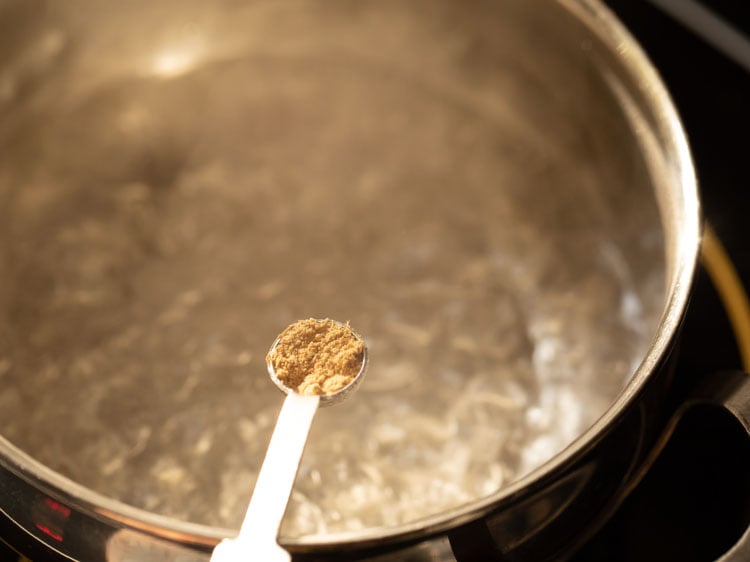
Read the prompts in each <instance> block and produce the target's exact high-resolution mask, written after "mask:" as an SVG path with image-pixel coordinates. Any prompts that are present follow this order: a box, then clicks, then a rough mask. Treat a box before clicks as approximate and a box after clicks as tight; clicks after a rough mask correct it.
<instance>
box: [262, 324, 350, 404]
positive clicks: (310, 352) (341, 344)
mask: <svg viewBox="0 0 750 562" xmlns="http://www.w3.org/2000/svg"><path fill="white" fill-rule="evenodd" d="M278 340H279V341H278V343H277V344H276V346H275V347H274V348H273V350H272V351H271V352H269V355H268V357H266V361H267V362H268V363H269V364H271V365H272V366H273V369H274V372H275V373H276V377H277V378H278V379H279V380H280V381H281V382H282V383H283V384H284V385H285V386H286V387H288V388H291V389H292V390H294V391H295V392H297V393H298V394H306V395H315V394H333V393H335V392H338V391H339V390H341V389H342V388H344V387H345V386H347V385H348V384H349V383H351V382H352V381H353V380H354V378H355V377H356V376H357V374H358V373H359V371H360V369H361V368H362V361H363V359H364V352H365V344H364V342H363V341H362V340H361V339H360V338H358V337H357V336H356V334H355V333H354V332H353V331H352V330H351V328H349V325H348V324H347V325H346V326H343V325H341V324H339V323H337V322H334V321H333V320H330V319H328V318H326V319H325V320H317V319H315V318H309V319H307V320H299V321H297V322H295V323H294V324H291V325H290V326H288V327H287V328H286V329H284V331H282V332H281V334H279V337H278Z"/></svg>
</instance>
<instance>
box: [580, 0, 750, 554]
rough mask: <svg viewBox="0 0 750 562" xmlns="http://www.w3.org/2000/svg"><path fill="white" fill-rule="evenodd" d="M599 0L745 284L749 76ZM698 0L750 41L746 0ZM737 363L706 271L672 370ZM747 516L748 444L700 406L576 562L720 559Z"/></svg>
mask: <svg viewBox="0 0 750 562" xmlns="http://www.w3.org/2000/svg"><path fill="white" fill-rule="evenodd" d="M606 3H607V4H608V5H609V6H610V7H611V8H612V9H613V11H614V12H615V13H616V14H617V15H618V16H619V18H620V19H621V21H622V22H623V23H624V24H625V25H626V27H627V28H628V29H629V30H630V31H631V33H632V34H633V35H634V36H635V37H636V39H637V40H638V42H639V43H640V44H641V46H642V47H643V48H644V49H645V51H646V53H647V54H648V56H649V57H650V58H651V60H652V62H653V63H654V64H655V66H656V67H657V69H658V71H659V73H660V74H661V76H662V78H663V80H664V81H665V83H666V85H667V88H668V89H669V91H670V93H671V95H672V97H673V100H674V102H675V105H676V106H677V109H678V111H679V113H680V115H681V118H682V120H683V124H684V126H685V129H686V131H687V135H688V139H689V142H690V145H691V150H692V153H693V157H694V161H695V165H696V171H697V174H698V181H699V185H700V192H701V200H702V205H703V211H704V215H705V218H706V219H707V221H708V222H709V223H710V224H711V225H712V227H713V228H714V230H715V231H716V233H717V234H718V236H719V238H720V240H721V241H722V243H723V245H724V246H725V248H726V249H727V251H728V253H729V255H730V257H731V259H732V261H733V263H734V266H735V268H736V269H737V271H738V273H739V274H740V276H741V278H742V280H743V282H744V285H745V286H746V287H750V244H748V239H750V172H748V166H750V136H749V135H750V74H749V73H748V72H747V71H746V70H744V69H743V68H741V67H740V66H739V65H738V64H735V63H734V62H733V61H731V60H730V59H729V58H727V57H726V56H724V55H723V54H720V53H719V52H718V51H717V50H715V49H714V48H713V47H711V46H709V45H708V44H707V43H706V42H705V41H704V40H703V39H702V38H701V37H700V36H699V35H696V34H695V33H694V32H692V31H689V30H687V29H686V28H684V27H682V25H681V24H679V23H677V22H675V21H674V20H672V19H671V18H670V17H669V16H667V15H665V14H664V13H663V12H661V11H659V10H658V9H657V8H655V7H654V6H652V5H651V4H649V3H648V2H646V1H640V0H608V1H607V2H606ZM701 3H702V4H703V5H704V6H705V7H708V8H710V9H712V10H713V11H714V12H715V13H716V14H717V15H720V16H721V17H722V18H723V19H725V21H727V22H730V23H731V24H732V25H733V26H734V27H735V28H736V29H738V30H741V31H742V32H744V33H745V35H746V36H748V37H750V15H749V13H750V0H702V2H701ZM740 367H741V362H740V357H739V353H738V350H737V346H736V343H735V339H734V336H733V333H732V330H731V326H730V324H729V321H728V320H727V317H726V314H725V312H724V308H723V305H722V303H721V301H720V300H719V299H718V296H717V294H716V291H715V289H714V287H713V285H712V283H711V281H710V278H709V277H708V275H707V274H706V272H705V271H704V270H702V269H701V272H700V274H699V277H698V280H697V290H696V294H695V296H694V298H693V301H692V303H691V305H690V309H689V311H688V315H687V318H686V323H685V328H684V338H683V342H682V345H681V348H680V360H679V363H678V376H679V377H681V378H682V379H683V380H687V381H691V383H690V384H692V381H696V380H700V379H701V378H705V375H706V373H709V372H712V371H715V370H718V369H739V368H740ZM685 392H687V389H686V390H685ZM748 524H750V441H748V439H747V435H746V434H745V432H744V431H742V430H741V429H740V428H739V427H738V424H736V423H735V422H734V420H733V419H732V418H731V417H730V416H728V415H724V414H723V413H722V411H721V410H718V409H711V410H708V409H706V410H697V411H695V412H693V413H691V414H689V415H688V416H687V417H686V418H685V419H684V420H683V422H682V423H681V424H680V425H679V426H678V429H677V430H676V432H675V434H674V436H673V438H672V439H671V441H670V442H669V444H668V445H667V447H666V448H665V450H664V452H663V454H662V455H661V457H660V458H659V459H658V460H657V461H656V463H655V464H654V466H653V468H652V469H651V470H650V471H649V473H648V474H647V475H646V477H645V478H644V480H643V482H642V483H641V485H640V486H639V487H638V488H637V489H636V490H635V491H634V493H633V494H632V495H631V496H630V497H629V498H628V499H627V500H626V501H625V503H624V504H623V506H622V507H621V508H620V510H619V511H618V512H617V514H616V515H615V516H614V518H613V519H612V520H611V521H610V522H609V523H608V524H607V525H606V526H605V527H604V528H603V529H602V530H601V531H600V532H599V533H598V534H597V535H595V537H594V538H593V539H592V540H591V541H590V542H589V543H588V544H587V545H586V546H585V547H584V548H583V549H582V550H581V551H580V552H579V553H578V554H577V555H576V556H575V558H574V561H575V562H594V561H601V560H607V561H610V562H630V561H636V560H637V561H650V560H653V561H657V560H658V561H671V560H680V561H682V562H688V561H695V562H702V561H708V560H715V559H717V558H718V557H719V556H721V554H723V553H724V552H726V551H727V550H728V549H729V548H730V547H731V546H732V545H733V544H734V543H735V542H736V540H737V539H738V537H739V536H740V535H741V534H742V532H743V531H744V530H745V528H746V527H747V526H748ZM746 556H747V559H748V560H750V553H748V554H747V555H746Z"/></svg>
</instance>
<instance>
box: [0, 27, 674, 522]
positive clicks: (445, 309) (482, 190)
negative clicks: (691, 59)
mask: <svg viewBox="0 0 750 562" xmlns="http://www.w3.org/2000/svg"><path fill="white" fill-rule="evenodd" d="M402 25H404V26H405V25H406V24H405V23H403V22H402ZM427 44H429V43H427ZM430 48H435V49H437V48H438V45H437V44H436V45H435V46H434V47H430ZM459 50H460V49H459ZM459 55H460V52H459V53H458V55H456V57H458V59H460V60H463V59H461V57H460V56H459ZM454 63H456V60H454V59H450V58H449V59H447V61H445V69H443V70H444V72H442V73H433V74H432V76H433V78H430V79H427V78H425V77H416V75H411V74H404V73H402V72H400V71H398V69H396V68H392V67H391V66H388V65H381V64H380V63H378V62H377V61H373V60H369V61H363V60H357V59H351V58H347V57H340V58H337V57H336V56H332V55H331V54H330V53H328V55H327V56H325V57H320V58H316V57H315V56H313V55H310V56H308V57H307V58H304V60H303V59H300V58H296V57H295V56H291V57H287V58H279V57H274V56H271V55H262V56H256V57H253V58H250V59H229V60H224V61H217V62H213V63H211V64H206V65H204V66H202V67H200V68H198V69H195V70H193V71H191V72H186V73H185V74H184V75H180V76H177V77H170V79H169V80H165V79H164V77H163V76H154V77H149V76H142V77H139V78H130V79H127V80H125V79H122V80H119V81H117V82H113V83H111V84H109V85H107V84H105V85H104V86H101V87H99V88H98V89H94V90H93V93H92V94H90V95H87V96H80V97H75V96H74V97H72V98H71V99H69V100H62V101H59V102H55V101H53V100H55V96H54V95H52V94H49V98H47V99H46V102H47V103H48V104H49V106H50V107H51V108H52V109H50V110H49V111H48V112H44V111H41V112H29V114H28V115H27V116H26V117H25V118H24V119H23V120H21V121H20V122H19V123H20V124H19V126H18V128H17V129H15V130H13V129H12V128H11V129H10V132H9V133H8V132H7V131H6V134H9V135H11V136H10V137H8V138H12V139H14V142H13V143H7V145H6V149H5V150H4V151H3V154H2V155H0V197H1V198H2V201H3V204H2V205H0V218H2V221H0V224H2V228H3V231H2V232H3V235H2V238H1V239H0V264H1V265H2V268H3V279H2V283H3V285H2V291H0V321H1V323H0V384H1V386H0V389H1V390H0V427H2V432H3V434H4V435H5V436H6V437H7V438H9V439H10V440H11V441H13V442H14V443H16V444H17V445H18V446H20V447H22V448H23V449H25V450H26V451H28V452H29V453H31V454H32V455H34V456H35V457H36V458H38V459H39V460H40V461H42V462H44V463H46V464H47V465H49V466H50V467H52V468H54V469H55V470H58V471H59V472H61V473H62V474H64V475H67V476H69V477H70V478H72V479H74V480H76V481H78V482H80V483H82V484H84V485H86V486H89V487H91V488H93V489H95V490H97V491H99V492H101V493H103V494H106V495H108V496H111V497H114V498H117V499H119V500H122V501H123V502H127V503H129V504H131V505H134V506H137V507H140V508H143V509H146V510H149V511H152V512H157V513H161V514H166V515H169V516H172V517H175V518H179V519H184V520H189V521H193V522H198V523H205V524H210V525H215V526H223V527H236V526H237V525H238V524H239V522H240V520H241V518H242V515H243V513H244V509H245V507H246V505H247V501H248V499H249V496H250V492H251V490H252V487H253V484H254V481H255V478H256V475H257V471H258V468H259V465H260V462H261V459H262V457H263V453H264V450H265V447H266V445H267V443H268V440H269V437H270V433H271V430H272V427H273V425H274V421H275V416H276V415H277V413H278V410H279V408H280V405H281V401H282V395H281V394H279V393H278V391H277V390H276V389H275V388H274V387H273V385H272V384H271V383H270V381H269V380H268V377H267V375H266V372H265V366H264V354H265V352H266V350H267V349H268V347H269V345H270V344H271V342H272V341H273V338H274V337H275V335H276V334H277V333H278V332H279V331H280V330H281V329H282V328H283V327H284V326H286V325H287V324H289V323H290V322H292V321H294V320H297V319H299V318H306V317H311V316H312V317H332V318H336V319H338V320H341V321H350V322H351V324H352V326H353V327H354V328H355V329H356V330H357V331H358V332H360V333H361V334H362V335H363V336H364V337H365V339H366V341H367V344H368V348H369V352H370V368H369V372H368V375H367V378H366V380H365V381H364V383H363V385H362V387H361V389H360V390H359V391H358V393H357V394H356V395H355V396H354V397H353V398H352V399H350V400H349V401H347V402H345V403H344V404H342V405H339V406H336V407H332V408H330V409H324V410H322V411H321V412H320V413H319V415H318V416H317V418H316V420H315V424H314V427H313V430H312V434H311V438H310V441H309V444H308V448H307V450H306V452H305V456H304V460H303V464H302V468H301V471H300V474H299V477H298V481H297V484H296V487H295V490H294V493H293V496H292V500H291V506H290V510H289V512H288V513H287V518H286V520H285V522H284V526H283V530H282V531H283V534H284V535H285V536H287V537H292V536H299V535H309V534H322V533H329V532H336V531H344V530H356V529H361V528H366V527H373V526H383V525H385V526H391V525H398V524H400V523H404V522H407V521H413V520H415V519H418V518H420V517H423V516H426V515H430V514H433V513H436V512H438V511H442V510H445V509H448V508H450V507H454V506H457V505H461V504H463V503H466V502H469V501H471V500H474V499H476V498H480V497H484V496H486V495H488V494H491V493H493V492H495V491H496V490H498V489H500V488H501V487H502V486H503V485H505V484H507V483H508V482H511V481H513V480H514V479H516V478H518V477H519V476H520V475H522V474H524V473H527V472H528V471H530V470H532V469H533V468H535V467H537V466H539V465H540V464H541V463H543V462H544V461H546V460H548V459H549V458H551V457H552V456H553V455H554V454H555V453H557V452H559V451H560V450H561V449H563V448H564V447H565V446H566V445H568V444H569V443H570V442H571V441H572V440H573V439H575V438H576V436H578V435H580V434H581V432H582V431H584V430H585V429H586V428H587V427H588V426H589V425H590V424H591V423H592V422H593V421H595V420H596V419H597V417H598V416H600V415H601V414H602V413H603V412H604V411H605V410H606V408H607V407H608V405H609V404H610V403H611V402H612V400H613V399H614V397H615V396H616V395H617V393H618V392H619V391H620V390H621V389H622V387H623V385H624V384H625V383H626V381H627V379H628V377H629V376H630V375H631V374H632V373H633V371H634V369H635V368H636V366H637V365H638V362H639V359H640V358H641V357H642V354H643V352H644V351H645V349H646V348H647V346H648V343H649V341H650V338H651V337H652V334H653V330H654V326H655V325H656V321H657V319H658V315H659V313H660V307H661V299H662V283H663V271H662V266H661V263H662V261H663V257H662V255H661V235H660V231H659V228H658V214H657V211H656V207H655V204H654V203H653V201H651V198H650V194H649V192H648V188H647V186H648V181H647V177H648V175H647V173H646V172H645V168H644V166H643V164H642V163H641V162H640V161H639V160H638V158H637V157H635V156H633V155H632V154H627V153H623V154H622V158H621V160H618V161H615V162H612V158H613V157H612V153H614V152H615V151H610V152H607V150H605V149H606V148H607V143H608V142H610V140H609V137H608V136H607V135H608V134H609V132H611V131H620V132H621V131H625V130H627V126H626V124H625V120H624V119H623V121H622V122H621V123H620V122H617V123H610V124H609V125H608V126H607V127H601V129H602V130H603V132H595V131H597V130H598V129H597V127H598V125H599V123H598V122H597V123H596V126H594V125H592V124H588V125H586V124H585V123H584V124H582V123H577V122H574V121H575V119H578V118H580V116H579V117H576V116H575V115H574V114H568V113H566V112H559V113H556V112H555V111H553V109H554V108H552V109H550V111H549V113H546V112H545V111H544V110H541V109H540V108H542V107H545V108H546V107H548V105H544V104H542V103H532V102H533V100H530V101H529V103H527V99H528V98H529V97H532V98H533V95H532V94H533V92H534V91H533V90H528V91H527V90H523V88H520V87H519V88H518V89H515V88H516V86H515V84H518V83H519V81H520V80H521V77H518V76H516V77H515V78H514V79H513V80H506V79H504V78H503V77H498V78H497V82H494V81H493V79H492V78H489V77H488V76H490V75H489V74H483V73H482V67H481V65H479V63H477V62H476V61H475V62H474V63H473V64H474V65H475V66H474V67H471V66H470V67H469V70H466V69H465V68H464V67H462V66H460V65H456V64H454ZM454 66H457V67H458V68H459V70H455V68H454ZM61 67H62V66H61ZM451 68H454V69H453V70H450V69H451ZM469 71H471V72H476V74H477V75H482V76H483V77H484V78H483V79H482V80H484V82H482V80H478V81H477V82H475V85H474V86H473V88H472V90H471V91H466V90H462V89H460V88H459V87H458V86H457V85H458V84H461V83H462V81H465V80H466V78H467V76H466V75H465V73H466V72H469ZM450 72H453V73H454V75H451V74H450ZM435 76H439V78H435ZM492 92H502V95H499V94H497V95H494V94H491V93H492ZM41 95H42V94H40V96H41ZM537 95H539V94H538V93H537ZM41 99H43V98H41ZM583 101H584V102H585V100H583ZM18 103H21V102H20V101H19V102H18ZM55 103H59V104H61V106H60V107H57V106H55ZM545 103H549V100H546V101H545ZM63 105H64V107H63ZM519 116H520V117H519ZM569 120H572V121H570V122H569ZM589 125H590V127H589ZM587 127H588V128H587ZM551 129H555V130H566V131H568V132H567V133H566V134H567V137H565V139H564V141H561V140H560V139H559V138H553V137H550V136H549V135H548V134H547V131H549V130H551ZM579 129H580V130H581V131H582V132H580V133H576V131H578V130H579ZM623 134H624V133H623ZM14 135H15V136H14ZM597 135H602V136H601V138H600V137H597ZM612 142H614V141H612ZM643 186H646V187H643Z"/></svg>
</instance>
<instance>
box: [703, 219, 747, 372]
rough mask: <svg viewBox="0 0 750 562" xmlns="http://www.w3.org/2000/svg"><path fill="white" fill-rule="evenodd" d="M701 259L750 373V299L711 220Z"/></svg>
mask: <svg viewBox="0 0 750 562" xmlns="http://www.w3.org/2000/svg"><path fill="white" fill-rule="evenodd" d="M701 260H702V262H703V265H704V267H705V268H706V271H708V275H709V277H711V281H712V282H713V284H714V286H715V287H716V291H717V292H718V293H719V298H720V299H721V302H722V304H723V305H724V308H725V309H726V312H727V316H729V323H730V324H731V325H732V330H733V331H734V336H735V338H736V339H737V347H738V348H739V351H740V357H741V359H742V368H743V369H744V370H745V371H747V372H749V373H750V300H748V297H747V293H746V292H745V289H744V287H743V286H742V281H741V280H740V276H739V275H738V274H737V270H735V268H734V266H733V265H732V260H731V259H730V258H729V255H728V254H727V252H726V250H725V249H724V246H723V245H722V243H721V241H720V240H719V238H718V237H717V236H716V233H715V232H714V230H713V228H711V226H710V225H708V224H707V225H706V228H705V231H704V233H703V247H702V251H701Z"/></svg>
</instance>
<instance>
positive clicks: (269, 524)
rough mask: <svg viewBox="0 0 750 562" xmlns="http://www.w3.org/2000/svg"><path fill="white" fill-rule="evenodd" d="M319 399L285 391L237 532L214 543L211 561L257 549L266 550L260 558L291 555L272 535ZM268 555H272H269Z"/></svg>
mask: <svg viewBox="0 0 750 562" xmlns="http://www.w3.org/2000/svg"><path fill="white" fill-rule="evenodd" d="M319 403H320V397H319V396H302V395H300V394H296V393H294V392H290V393H289V394H287V396H286V398H285V399H284V404H283V406H282V407H281V412H280V413H279V417H278V419H277V420H276V427H275V428H274V430H273V435H272V436H271V442H270V443H269V444H268V449H267V450H266V457H265V459H264V460H263V465H262V466H261V468H260V473H259V474H258V480H257V481H256V483H255V488H254V490H253V495H252V497H251V498H250V505H248V507H247V513H245V519H244V521H243V522H242V526H241V527H240V533H239V535H237V537H236V538H235V539H232V540H226V541H223V542H222V543H221V544H220V545H219V546H217V547H216V549H215V550H214V553H213V556H212V557H211V562H230V561H231V562H234V561H235V560H237V561H239V560H245V561H249V560H251V559H254V558H257V557H258V555H259V554H260V553H261V552H267V553H268V554H267V556H269V558H263V560H264V562H276V561H279V562H281V561H284V560H291V556H290V555H289V554H288V553H287V552H286V551H285V550H283V549H281V547H279V546H278V544H277V542H276V537H277V535H278V532H279V526H280V525H281V520H282V518H283V517H284V512H285V511H286V506H287V503H288V501H289V496H290V495H291V493H292V487H293V486H294V480H295V478H296V476H297V469H298V468H299V464H300V461H301V460H302V453H303V452H304V450H305V443H306V442H307V434H308V433H309V432H310V427H311V426H312V421H313V418H314V417H315V412H316V411H317V409H318V404H319ZM227 543H232V544H231V545H230V544H227ZM243 553H244V555H243ZM271 555H273V556H274V557H273V558H270V556H271Z"/></svg>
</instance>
